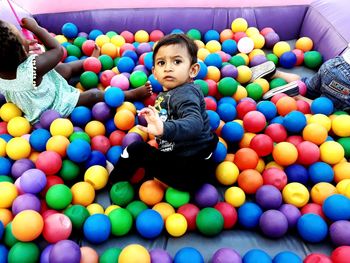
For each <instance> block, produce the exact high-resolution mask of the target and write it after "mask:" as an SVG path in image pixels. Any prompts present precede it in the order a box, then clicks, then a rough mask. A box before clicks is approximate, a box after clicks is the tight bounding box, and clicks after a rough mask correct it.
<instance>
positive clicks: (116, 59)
mask: <svg viewBox="0 0 350 263" xmlns="http://www.w3.org/2000/svg"><path fill="white" fill-rule="evenodd" d="M119 59H121V57H116V58H115V59H114V60H113V63H114V66H115V67H116V66H117V65H118V61H119Z"/></svg>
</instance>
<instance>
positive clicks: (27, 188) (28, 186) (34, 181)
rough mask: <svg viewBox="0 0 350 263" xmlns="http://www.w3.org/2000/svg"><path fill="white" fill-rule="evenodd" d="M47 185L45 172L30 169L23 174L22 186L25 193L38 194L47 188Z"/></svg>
mask: <svg viewBox="0 0 350 263" xmlns="http://www.w3.org/2000/svg"><path fill="white" fill-rule="evenodd" d="M46 183H47V180H46V175H45V173H44V172H43V171H41V170H39V169H29V170H27V171H25V172H24V173H23V174H22V176H21V181H20V186H21V189H22V191H24V192H25V193H30V194H37V193H40V192H41V191H42V190H43V189H44V188H45V186H46Z"/></svg>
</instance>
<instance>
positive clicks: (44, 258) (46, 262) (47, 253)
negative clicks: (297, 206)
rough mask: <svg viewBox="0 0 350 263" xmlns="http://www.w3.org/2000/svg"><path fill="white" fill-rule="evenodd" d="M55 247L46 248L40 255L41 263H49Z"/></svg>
mask: <svg viewBox="0 0 350 263" xmlns="http://www.w3.org/2000/svg"><path fill="white" fill-rule="evenodd" d="M52 247H53V245H48V246H47V247H45V248H44V250H43V252H41V255H40V263H49V262H50V261H49V256H50V252H51V249H52Z"/></svg>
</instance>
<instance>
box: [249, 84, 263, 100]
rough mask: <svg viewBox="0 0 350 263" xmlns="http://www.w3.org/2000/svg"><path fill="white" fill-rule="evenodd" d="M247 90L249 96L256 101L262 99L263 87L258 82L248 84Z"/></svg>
mask: <svg viewBox="0 0 350 263" xmlns="http://www.w3.org/2000/svg"><path fill="white" fill-rule="evenodd" d="M246 90H247V92H248V97H249V98H252V99H253V100H255V101H258V100H260V99H261V96H262V94H263V89H262V87H261V86H260V85H259V84H258V83H250V84H248V85H247V86H246Z"/></svg>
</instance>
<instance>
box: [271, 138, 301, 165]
mask: <svg viewBox="0 0 350 263" xmlns="http://www.w3.org/2000/svg"><path fill="white" fill-rule="evenodd" d="M272 156H273V159H274V160H275V161H276V163H277V164H279V165H291V164H293V163H295V162H296V160H297V159H298V150H297V148H296V147H295V146H294V144H292V143H290V142H280V143H277V144H276V145H275V147H274V148H273V151H272Z"/></svg>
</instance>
